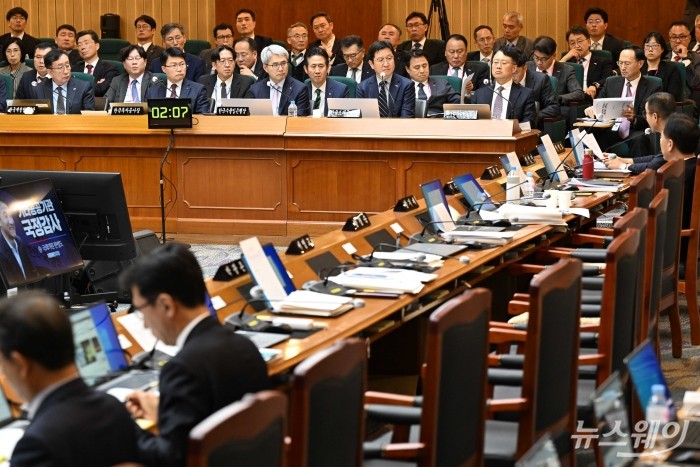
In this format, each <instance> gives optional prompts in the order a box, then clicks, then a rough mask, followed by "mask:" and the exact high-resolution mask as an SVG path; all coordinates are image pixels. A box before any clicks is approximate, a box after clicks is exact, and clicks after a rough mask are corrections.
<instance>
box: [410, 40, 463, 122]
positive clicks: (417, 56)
mask: <svg viewBox="0 0 700 467" xmlns="http://www.w3.org/2000/svg"><path fill="white" fill-rule="evenodd" d="M408 63H409V64H408V66H407V67H406V71H407V72H408V76H410V77H411V81H413V84H414V86H415V91H416V99H423V100H425V101H426V114H427V115H428V116H430V115H439V114H442V113H443V107H442V106H443V105H444V104H459V103H460V102H459V100H460V93H458V92H457V91H455V90H454V89H453V88H452V86H451V85H450V83H448V82H447V80H445V79H441V78H431V77H430V71H429V68H428V59H427V58H426V56H425V55H423V52H420V51H413V52H411V55H410V57H409V62H408Z"/></svg>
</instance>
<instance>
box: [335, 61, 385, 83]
mask: <svg viewBox="0 0 700 467" xmlns="http://www.w3.org/2000/svg"><path fill="white" fill-rule="evenodd" d="M330 75H331V76H347V75H348V64H347V63H345V62H343V63H340V64H338V65H334V66H333V68H331V72H330ZM372 76H376V74H375V73H374V70H373V69H372V67H370V66H369V62H368V61H367V60H365V62H364V63H363V64H362V77H361V78H360V82H362V81H364V80H366V79H367V78H371V77H372Z"/></svg>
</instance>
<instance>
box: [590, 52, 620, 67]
mask: <svg viewBox="0 0 700 467" xmlns="http://www.w3.org/2000/svg"><path fill="white" fill-rule="evenodd" d="M591 55H592V56H593V57H599V58H607V59H608V60H610V61H611V62H612V61H613V56H612V52H610V51H609V50H591ZM616 66H617V64H616V63H613V68H615V67H616Z"/></svg>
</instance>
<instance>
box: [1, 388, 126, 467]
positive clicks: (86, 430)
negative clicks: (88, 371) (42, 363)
mask: <svg viewBox="0 0 700 467" xmlns="http://www.w3.org/2000/svg"><path fill="white" fill-rule="evenodd" d="M136 433H137V427H136V425H135V424H134V422H133V421H132V420H131V417H130V416H129V413H128V412H127V411H126V409H125V408H124V405H123V404H121V403H120V402H119V401H118V400H117V399H115V398H114V397H112V396H110V395H108V394H106V393H103V392H99V391H96V390H94V389H91V388H89V387H87V386H86V385H85V383H84V382H83V380H81V379H80V378H76V379H74V380H72V381H69V382H67V383H65V384H63V385H62V386H60V387H58V388H57V389H56V390H54V391H53V392H51V393H50V394H49V395H48V396H47V397H46V399H44V401H43V402H42V403H41V405H40V406H39V409H38V410H37V412H36V415H35V416H34V419H33V420H32V422H31V424H30V425H29V426H28V427H27V430H26V431H25V433H24V436H23V437H22V438H21V439H20V440H19V442H18V443H17V446H15V450H14V452H13V453H12V460H11V462H12V465H13V466H15V467H28V466H32V467H59V466H65V467H67V466H71V465H91V466H103V467H106V466H111V465H115V464H121V463H124V462H136V461H138V451H137V447H136Z"/></svg>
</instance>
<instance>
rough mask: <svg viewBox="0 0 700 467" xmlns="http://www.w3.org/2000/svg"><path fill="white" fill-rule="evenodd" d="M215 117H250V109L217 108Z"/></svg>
mask: <svg viewBox="0 0 700 467" xmlns="http://www.w3.org/2000/svg"><path fill="white" fill-rule="evenodd" d="M216 115H236V116H240V117H250V107H218V108H217V109H216Z"/></svg>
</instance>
